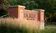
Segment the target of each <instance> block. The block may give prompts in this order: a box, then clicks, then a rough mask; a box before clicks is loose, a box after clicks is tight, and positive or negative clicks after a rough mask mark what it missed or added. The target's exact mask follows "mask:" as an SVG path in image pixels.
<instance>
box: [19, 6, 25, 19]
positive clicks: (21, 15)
mask: <svg viewBox="0 0 56 33" xmlns="http://www.w3.org/2000/svg"><path fill="white" fill-rule="evenodd" d="M24 8H25V6H21V5H18V19H23V12H24Z"/></svg>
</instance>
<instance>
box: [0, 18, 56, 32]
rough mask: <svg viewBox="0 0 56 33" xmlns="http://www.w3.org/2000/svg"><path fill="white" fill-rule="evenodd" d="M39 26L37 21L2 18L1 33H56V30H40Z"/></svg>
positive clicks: (0, 21) (0, 19)
mask: <svg viewBox="0 0 56 33" xmlns="http://www.w3.org/2000/svg"><path fill="white" fill-rule="evenodd" d="M38 26H39V24H38V23H37V22H35V21H32V22H31V21H27V20H24V19H23V20H19V19H16V18H14V19H13V18H0V33H56V29H47V28H46V29H45V30H39V27H38ZM37 28H38V30H37Z"/></svg>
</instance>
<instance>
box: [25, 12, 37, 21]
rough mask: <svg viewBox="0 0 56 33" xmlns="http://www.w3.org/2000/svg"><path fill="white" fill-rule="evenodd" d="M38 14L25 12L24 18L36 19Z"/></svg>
mask: <svg viewBox="0 0 56 33" xmlns="http://www.w3.org/2000/svg"><path fill="white" fill-rule="evenodd" d="M35 17H36V14H30V13H24V18H26V19H27V20H35Z"/></svg>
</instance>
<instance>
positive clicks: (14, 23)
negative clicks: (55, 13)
mask: <svg viewBox="0 0 56 33" xmlns="http://www.w3.org/2000/svg"><path fill="white" fill-rule="evenodd" d="M0 24H6V26H8V27H9V26H11V27H14V28H15V27H19V26H20V27H22V26H24V27H26V28H30V29H38V28H39V22H37V21H33V20H32V21H31V20H26V19H21V20H19V19H16V18H14V19H13V18H0Z"/></svg>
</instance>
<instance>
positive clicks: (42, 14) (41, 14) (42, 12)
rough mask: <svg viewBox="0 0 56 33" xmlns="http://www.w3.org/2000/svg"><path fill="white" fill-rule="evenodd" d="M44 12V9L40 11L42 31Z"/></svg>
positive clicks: (41, 27) (42, 27)
mask: <svg viewBox="0 0 56 33" xmlns="http://www.w3.org/2000/svg"><path fill="white" fill-rule="evenodd" d="M44 11H45V10H43V9H41V10H40V11H39V13H40V29H44Z"/></svg>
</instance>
